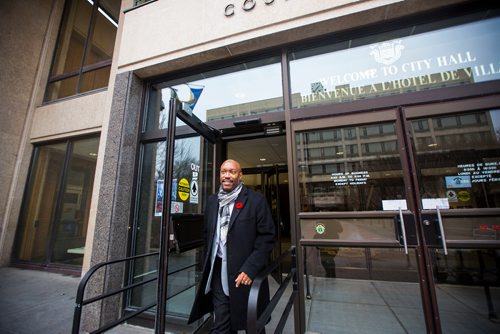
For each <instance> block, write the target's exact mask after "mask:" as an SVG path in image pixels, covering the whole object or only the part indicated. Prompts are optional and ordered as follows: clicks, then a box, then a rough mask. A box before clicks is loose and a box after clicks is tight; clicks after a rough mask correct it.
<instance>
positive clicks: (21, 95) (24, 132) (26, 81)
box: [0, 0, 132, 266]
mask: <svg viewBox="0 0 500 334" xmlns="http://www.w3.org/2000/svg"><path fill="white" fill-rule="evenodd" d="M64 3H65V1H64V0H16V1H0V52H1V59H2V61H1V62H0V73H1V75H0V92H1V93H0V94H2V95H1V97H2V104H0V143H1V145H0V156H1V157H2V159H0V219H1V220H0V266H5V265H8V264H9V262H10V259H11V255H12V247H13V242H14V238H15V233H16V229H17V223H18V218H19V213H20V209H21V203H22V197H23V193H24V189H25V185H26V180H27V176H28V170H29V163H30V160H31V154H32V151H33V144H34V143H37V142H40V143H42V142H45V141H48V140H54V139H62V138H67V137H71V136H76V135H82V134H89V133H100V132H101V131H102V126H103V124H106V123H107V122H108V121H109V112H110V108H111V107H110V106H111V101H112V97H111V96H110V95H111V94H108V91H109V90H106V89H103V90H100V91H96V92H92V93H89V94H85V95H82V96H74V97H69V98H66V99H63V100H60V101H55V102H51V103H48V104H44V103H43V96H44V93H45V87H46V83H47V78H48V75H49V71H50V66H51V62H52V56H53V51H54V48H55V45H56V41H57V35H58V32H59V27H60V22H61V17H62V14H63V10H64ZM123 3H124V6H125V8H130V6H131V3H132V0H125V1H123ZM118 46H119V38H117V42H116V46H115V49H116V50H118ZM115 73H116V71H113V70H112V72H111V78H110V83H109V86H108V88H109V87H111V91H112V89H113V88H112V85H113V83H114V75H115ZM105 144H106V143H105V142H102V141H101V144H100V152H104V149H105ZM102 155H103V154H100V157H98V161H97V164H98V167H97V171H96V177H95V186H94V193H95V194H93V195H95V196H98V193H99V182H100V173H101V168H102V160H103V157H102ZM99 165H101V168H99ZM95 196H93V200H92V205H91V217H90V219H89V230H90V235H89V238H90V240H92V238H93V234H92V233H93V227H94V221H95V214H96V206H97V197H95ZM90 252H91V247H89V250H88V253H87V254H86V255H85V258H86V263H87V266H88V263H89V262H90Z"/></svg>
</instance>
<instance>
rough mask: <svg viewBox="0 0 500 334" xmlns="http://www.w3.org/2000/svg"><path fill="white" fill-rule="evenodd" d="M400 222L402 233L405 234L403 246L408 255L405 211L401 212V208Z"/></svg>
mask: <svg viewBox="0 0 500 334" xmlns="http://www.w3.org/2000/svg"><path fill="white" fill-rule="evenodd" d="M399 220H400V222H401V231H402V232H403V244H404V246H405V254H406V255H408V243H407V242H406V230H405V221H404V218H403V210H401V207H400V208H399Z"/></svg>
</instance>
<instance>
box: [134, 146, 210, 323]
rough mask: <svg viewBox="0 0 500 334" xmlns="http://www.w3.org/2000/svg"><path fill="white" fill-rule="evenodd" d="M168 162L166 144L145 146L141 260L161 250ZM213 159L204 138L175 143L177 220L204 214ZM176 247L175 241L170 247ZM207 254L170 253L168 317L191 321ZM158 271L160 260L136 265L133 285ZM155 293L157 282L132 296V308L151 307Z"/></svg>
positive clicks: (193, 251) (137, 247) (139, 242)
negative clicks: (188, 317)
mask: <svg viewBox="0 0 500 334" xmlns="http://www.w3.org/2000/svg"><path fill="white" fill-rule="evenodd" d="M166 158H167V145H166V142H165V141H161V142H157V143H147V144H144V145H143V154H142V165H141V171H140V184H139V191H138V196H139V198H138V206H137V226H136V227H135V254H137V255H139V254H145V253H150V252H154V251H158V250H159V236H160V226H161V219H162V216H163V215H164V212H165V210H164V208H163V205H164V201H165V196H166V195H167V194H165V187H164V180H165V172H166V170H165V163H166ZM212 159H213V145H212V144H210V143H208V142H207V141H206V140H205V139H204V138H203V137H201V136H193V137H187V138H177V139H176V140H175V151H174V167H173V170H172V173H173V175H172V178H173V182H172V193H171V194H170V195H171V196H170V198H171V202H170V203H169V205H170V210H171V213H172V214H177V213H182V214H202V213H203V212H202V209H203V204H204V201H205V200H206V197H207V194H208V192H211V191H212V189H213V179H212V174H213V161H212ZM186 185H187V186H186ZM186 187H187V189H185V188H186ZM187 227H188V228H189V226H187ZM169 233H173V232H169ZM200 233H201V234H202V232H200ZM172 236H174V235H172ZM175 241H176V240H172V241H171V244H170V246H172V245H173V244H174V243H175ZM202 251H203V247H197V248H194V249H190V250H187V251H182V250H181V251H179V250H178V249H174V248H173V247H171V249H170V251H169V254H168V256H169V259H168V273H169V276H168V286H167V295H168V301H167V314H168V315H169V316H174V317H181V318H186V317H187V316H188V315H189V311H190V308H191V305H192V302H193V300H194V292H195V291H194V290H195V285H196V283H197V281H198V277H199V275H198V274H197V273H198V272H199V271H201V265H202V264H201V263H200V262H201V253H202ZM157 270H158V259H157V257H148V258H145V259H142V260H137V261H135V263H134V267H133V273H134V276H133V283H137V282H141V281H145V280H148V279H150V278H153V277H155V276H156V275H157V274H158V273H157ZM156 292H157V282H156V281H153V282H151V283H148V284H146V285H145V286H142V287H139V288H136V289H134V291H133V292H132V294H131V299H130V301H129V305H130V306H137V307H139V306H140V307H142V306H145V305H148V304H150V303H152V302H154V301H155V300H156Z"/></svg>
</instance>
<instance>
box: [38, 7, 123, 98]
mask: <svg viewBox="0 0 500 334" xmlns="http://www.w3.org/2000/svg"><path fill="white" fill-rule="evenodd" d="M120 6H121V1H120V0H93V1H90V0H71V1H67V5H66V8H65V11H64V14H63V21H62V24H61V28H60V31H59V37H58V41H57V46H56V49H55V54H54V60H53V63H52V68H51V71H50V77H49V84H48V87H47V91H46V93H45V100H47V101H50V100H56V99H59V98H63V97H66V96H71V95H75V94H78V93H83V92H88V91H90V90H94V89H98V88H102V87H106V86H107V85H108V80H109V73H110V63H111V59H112V58H113V50H114V47H115V37H116V31H117V27H118V17H119V14H120ZM89 33H90V34H91V35H89ZM84 53H85V54H84ZM89 66H92V68H89Z"/></svg>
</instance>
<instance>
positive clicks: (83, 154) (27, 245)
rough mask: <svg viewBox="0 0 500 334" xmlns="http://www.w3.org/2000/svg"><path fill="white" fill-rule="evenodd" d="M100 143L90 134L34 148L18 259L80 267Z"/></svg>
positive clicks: (20, 231)
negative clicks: (81, 137)
mask: <svg viewBox="0 0 500 334" xmlns="http://www.w3.org/2000/svg"><path fill="white" fill-rule="evenodd" d="M98 146H99V138H88V139H82V140H76V141H73V142H64V143H57V144H49V145H42V146H38V147H36V148H35V153H34V159H33V165H32V167H31V172H30V176H29V179H28V186H27V189H26V194H25V196H24V199H23V205H22V208H23V209H22V211H21V212H22V214H21V217H20V223H19V226H20V228H19V230H18V233H17V236H16V255H15V257H16V259H17V260H22V261H30V262H36V263H40V264H48V263H57V264H65V265H76V266H81V265H82V261H83V254H84V246H85V239H86V236H87V226H88V216H89V211H90V199H91V196H92V187H93V182H94V173H95V164H96V157H97V150H98ZM66 161H68V164H67V165H66ZM63 176H64V177H63Z"/></svg>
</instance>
